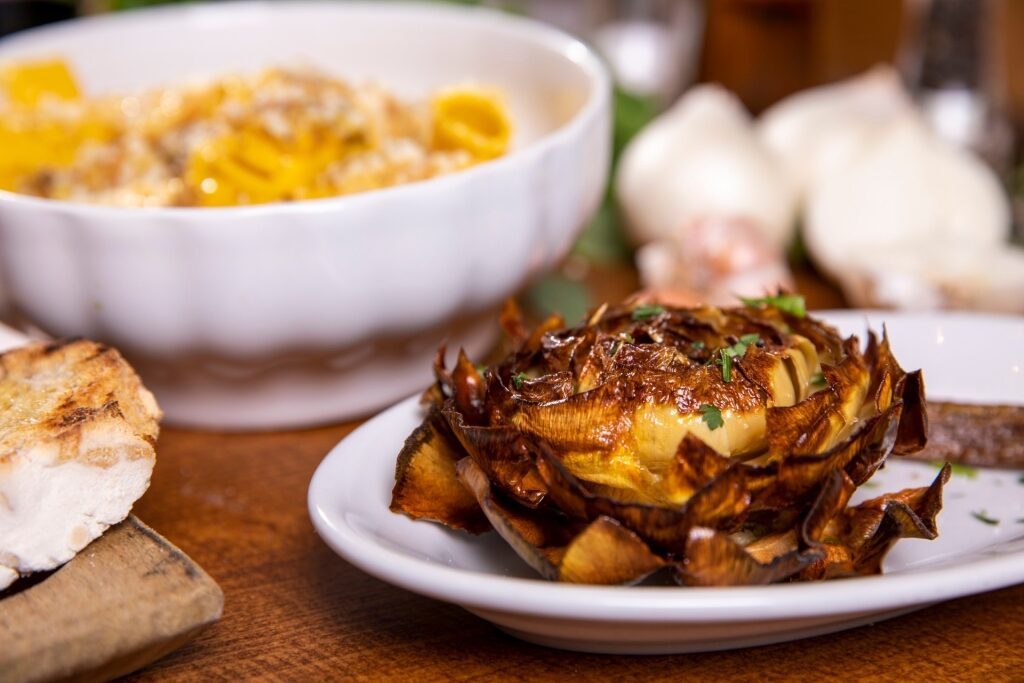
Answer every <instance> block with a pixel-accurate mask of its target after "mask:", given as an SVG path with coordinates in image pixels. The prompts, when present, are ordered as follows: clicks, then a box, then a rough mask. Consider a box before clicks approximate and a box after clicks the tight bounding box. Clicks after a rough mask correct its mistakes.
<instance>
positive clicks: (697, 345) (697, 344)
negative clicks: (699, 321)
mask: <svg viewBox="0 0 1024 683" xmlns="http://www.w3.org/2000/svg"><path fill="white" fill-rule="evenodd" d="M690 346H691V347H693V348H695V349H703V348H704V342H702V341H700V340H699V339H698V340H697V341H695V342H690Z"/></svg>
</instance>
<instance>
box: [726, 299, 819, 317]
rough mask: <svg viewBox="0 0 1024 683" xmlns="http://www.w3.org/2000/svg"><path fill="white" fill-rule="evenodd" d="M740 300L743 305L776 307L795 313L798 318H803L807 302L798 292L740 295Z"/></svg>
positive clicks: (791, 313)
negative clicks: (750, 296)
mask: <svg viewBox="0 0 1024 683" xmlns="http://www.w3.org/2000/svg"><path fill="white" fill-rule="evenodd" d="M740 301H742V302H743V304H744V305H745V306H750V307H751V308H760V307H762V306H770V307H772V308H777V309H779V310H780V311H783V312H785V313H789V314H790V315H795V316H796V317H798V318H803V317H804V316H806V315H807V303H806V302H805V301H804V298H803V297H802V296H800V295H799V294H775V295H769V296H762V297H757V298H753V299H748V298H745V297H742V296H741V297H740Z"/></svg>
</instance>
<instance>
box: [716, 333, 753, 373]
mask: <svg viewBox="0 0 1024 683" xmlns="http://www.w3.org/2000/svg"><path fill="white" fill-rule="evenodd" d="M759 341H761V337H759V336H758V335H756V334H745V335H743V336H742V337H740V340H739V341H738V342H736V343H735V344H733V345H732V346H727V347H725V348H724V349H719V350H718V358H717V359H715V365H718V366H720V367H721V368H722V381H723V382H725V383H726V384H728V383H729V382H731V381H732V359H733V358H742V357H743V356H745V355H746V353H747V348H748V347H750V346H753V345H754V344H757V343H758V342H759Z"/></svg>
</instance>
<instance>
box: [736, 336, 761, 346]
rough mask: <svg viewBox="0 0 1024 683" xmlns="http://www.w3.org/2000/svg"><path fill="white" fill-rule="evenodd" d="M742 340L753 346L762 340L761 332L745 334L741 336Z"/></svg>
mask: <svg viewBox="0 0 1024 683" xmlns="http://www.w3.org/2000/svg"><path fill="white" fill-rule="evenodd" d="M740 341H741V342H743V344H744V345H746V346H752V345H753V344H756V343H757V342H759V341H761V335H759V334H745V335H743V336H742V337H740Z"/></svg>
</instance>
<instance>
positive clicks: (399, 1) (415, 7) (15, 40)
mask: <svg viewBox="0 0 1024 683" xmlns="http://www.w3.org/2000/svg"><path fill="white" fill-rule="evenodd" d="M313 9H317V10H324V11H327V12H342V13H344V12H349V11H353V12H370V13H373V12H379V13H402V14H408V13H409V12H418V13H421V14H424V15H431V16H444V17H447V18H454V19H455V20H456V21H464V22H466V23H468V24H474V23H476V24H477V25H486V26H488V27H496V28H497V29H498V30H501V31H506V32H508V33H510V34H513V35H516V36H519V37H522V38H525V39H527V40H529V41H531V42H533V43H534V44H536V45H538V46H540V47H542V48H547V49H549V50H550V51H552V52H554V53H557V54H558V55H560V56H561V57H563V58H564V59H566V60H567V61H569V62H571V63H572V64H574V65H575V66H576V67H577V68H578V69H579V70H580V72H581V73H582V74H583V76H584V77H585V78H586V79H587V82H588V89H587V98H586V99H585V100H584V102H583V103H582V105H581V106H580V107H579V109H578V110H577V111H576V112H575V113H573V115H572V117H570V118H569V119H568V120H567V121H565V122H564V123H562V124H561V125H560V126H558V127H557V128H555V129H554V130H552V131H550V132H548V133H546V134H545V135H543V136H541V137H540V138H538V139H537V140H535V141H533V142H531V143H530V144H528V145H526V146H524V147H522V148H519V149H514V150H512V151H511V152H509V153H508V154H505V155H503V156H501V157H498V158H496V159H491V160H488V161H485V162H483V163H480V164H476V165H474V166H472V167H470V168H467V169H463V170H460V171H458V172H455V173H447V174H443V175H439V176H435V177H433V178H427V179H425V180H419V181H415V182H411V183H405V184H401V185H392V186H388V187H382V188H377V189H374V190H368V191H364V192H356V193H352V194H347V195H339V196H334V197H324V198H320V199H303V200H297V201H291V202H269V203H266V204H249V205H243V206H224V207H200V206H146V207H139V206H112V205H106V204H91V203H87V202H82V201H75V200H65V199H50V198H46V197H36V196H34V195H28V194H21V193H18V192H13V191H10V190H3V189H0V207H3V206H4V205H5V204H22V205H27V206H30V207H34V208H38V209H42V210H49V211H58V212H63V213H75V214H82V215H86V216H88V215H93V216H96V217H98V218H109V217H113V216H116V217H118V218H148V219H152V218H159V217H164V216H167V217H171V216H175V217H195V216H202V217H203V219H204V220H205V219H215V220H232V219H234V218H236V217H246V216H254V215H259V216H267V215H277V214H285V215H293V214H294V213H295V212H300V213H321V212H333V211H337V210H339V209H342V208H344V207H346V206H352V207H355V206H359V205H372V204H373V203H374V202H380V201H387V200H389V199H394V200H395V201H401V200H403V199H413V198H416V197H418V196H422V195H423V193H426V192H434V191H437V190H441V189H443V188H446V187H454V188H457V187H459V186H460V185H464V184H466V183H472V182H474V180H475V179H477V178H481V177H486V176H488V175H493V174H496V173H501V172H504V171H505V170H507V169H508V168H510V167H514V166H515V165H516V164H520V165H521V164H524V163H530V162H533V161H535V160H536V159H537V158H539V157H542V156H543V155H544V154H545V153H546V152H547V150H549V149H551V148H553V147H555V146H558V145H561V144H563V143H565V142H566V141H567V140H570V139H573V138H575V137H577V136H579V135H581V131H582V130H583V129H584V128H586V127H587V126H588V125H590V123H591V122H592V121H593V120H595V119H597V118H599V117H600V115H601V114H602V112H604V111H606V110H607V109H608V107H609V105H610V99H611V77H610V76H609V73H608V70H607V67H606V66H605V64H604V62H603V61H602V60H601V59H600V57H598V55H597V54H596V53H595V52H594V51H593V50H592V49H591V48H590V47H589V46H587V45H586V44H585V43H584V42H583V41H582V40H580V39H579V38H576V37H574V36H572V35H570V34H568V33H566V32H565V31H562V30H561V29H559V28H556V27H554V26H551V25H549V24H545V23H543V22H540V21H538V20H535V19H530V18H526V17H521V16H515V15H511V14H508V13H505V12H501V11H500V10H497V9H493V8H489V7H468V6H465V5H449V4H445V3H424V2H411V1H409V0H389V1H388V2H379V1H378V2H374V1H372V0H351V1H347V2H329V1H328V0H291V1H290V2H287V3H281V2H272V1H271V0H239V1H237V2H229V3H223V4H221V3H213V2H196V3H185V4H182V5H166V6H161V7H150V8H143V9H136V10H131V11H128V12H123V13H119V14H109V15H101V16H90V17H79V18H75V19H69V20H64V21H59V22H55V23H52V24H47V25H43V26H38V27H35V28H31V29H26V30H23V31H18V32H15V33H13V34H11V35H9V36H6V37H4V38H2V39H0V62H2V61H4V59H5V58H6V55H5V53H6V52H7V48H8V47H9V46H15V49H17V48H18V47H19V44H20V43H22V42H26V43H28V44H31V43H32V42H34V41H35V40H36V38H37V37H50V36H51V34H57V35H58V36H59V35H60V34H62V33H65V32H68V31H78V30H80V27H84V26H92V25H96V24H117V23H128V22H132V21H135V22H139V21H142V22H147V21H154V20H157V21H158V20H160V18H161V17H163V16H164V15H177V14H195V13H200V12H215V13H218V14H220V13H225V14H234V13H246V12H252V11H259V12H265V13H289V12H302V11H309V10H313Z"/></svg>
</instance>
